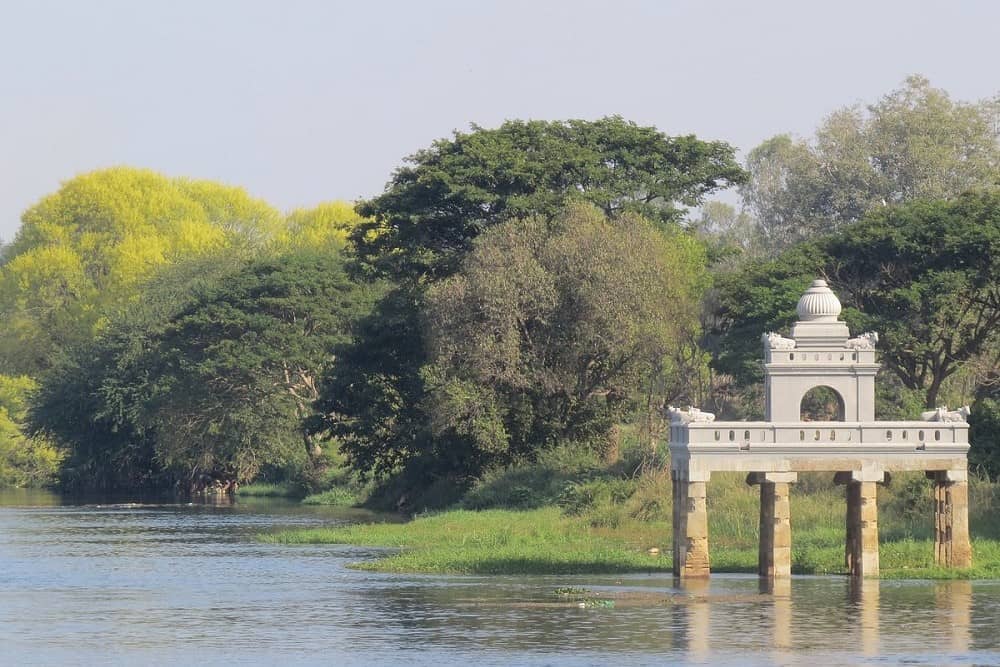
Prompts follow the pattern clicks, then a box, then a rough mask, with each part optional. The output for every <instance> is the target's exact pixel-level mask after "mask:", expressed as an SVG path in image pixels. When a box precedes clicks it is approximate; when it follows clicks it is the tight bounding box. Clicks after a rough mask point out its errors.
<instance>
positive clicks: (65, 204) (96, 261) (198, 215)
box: [0, 167, 286, 376]
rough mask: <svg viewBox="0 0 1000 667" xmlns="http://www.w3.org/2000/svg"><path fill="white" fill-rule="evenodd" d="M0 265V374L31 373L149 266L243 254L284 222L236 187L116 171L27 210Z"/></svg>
mask: <svg viewBox="0 0 1000 667" xmlns="http://www.w3.org/2000/svg"><path fill="white" fill-rule="evenodd" d="M22 223H23V224H22V226H21V228H20V230H19V231H18V233H17V236H16V237H15V238H14V241H13V242H12V243H11V244H10V245H9V246H7V247H5V248H4V249H3V259H2V266H0V318H2V320H0V371H2V372H6V373H10V374H27V375H32V376H34V375H37V374H38V373H40V372H42V371H44V370H45V369H46V368H48V367H49V366H50V365H51V363H52V361H53V359H54V357H55V356H56V355H58V354H60V353H61V352H62V351H64V350H66V349H68V348H71V347H73V346H76V345H79V344H80V343H83V342H86V341H88V340H90V339H92V337H93V336H94V334H95V333H96V332H97V331H99V330H100V329H101V327H102V326H103V324H104V322H105V321H106V316H107V314H108V313H109V312H111V310H112V309H116V308H122V307H127V305H128V304H129V303H130V302H132V301H135V300H136V299H138V298H140V293H141V285H142V284H143V283H144V282H145V281H147V280H148V279H149V278H150V277H151V276H152V275H153V274H154V272H155V271H156V269H157V268H159V267H162V266H164V265H167V264H171V263H175V262H177V261H180V260H183V259H185V258H193V257H198V256H204V255H209V254H212V253H218V252H220V251H225V252H226V253H227V254H232V253H234V252H237V253H246V254H247V256H252V255H253V254H254V253H256V252H257V251H259V250H260V249H262V248H264V247H267V246H268V245H269V244H271V243H273V242H274V241H275V240H276V239H277V238H279V237H280V236H281V235H282V234H283V233H284V229H285V225H286V222H285V220H284V218H283V217H282V216H281V214H280V213H278V211H276V210H275V209H274V208H272V207H271V206H269V205H268V204H267V203H265V202H263V201H261V200H258V199H254V198H252V197H250V196H249V195H248V194H247V193H246V192H245V191H244V190H242V189H240V188H235V187H230V186H225V185H221V184H218V183H213V182H209V181H193V180H187V179H178V178H168V177H165V176H163V175H160V174H157V173H156V172H153V171H149V170H145V169H134V168H128V167H116V168H112V169H104V170H99V171H94V172H91V173H88V174H83V175H81V176H77V177H76V178H73V179H71V180H69V181H67V182H66V183H64V184H63V186H62V187H61V188H60V189H59V190H58V191H57V192H55V193H53V194H51V195H48V196H46V197H44V198H43V199H42V200H41V201H39V202H38V203H37V204H35V205H34V206H32V207H31V208H30V209H28V210H27V211H26V212H25V213H24V215H23V217H22Z"/></svg>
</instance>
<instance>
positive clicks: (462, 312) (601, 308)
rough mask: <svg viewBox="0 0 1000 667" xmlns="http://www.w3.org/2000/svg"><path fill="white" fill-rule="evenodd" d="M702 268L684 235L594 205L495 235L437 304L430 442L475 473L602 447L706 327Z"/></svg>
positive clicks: (435, 292)
mask: <svg viewBox="0 0 1000 667" xmlns="http://www.w3.org/2000/svg"><path fill="white" fill-rule="evenodd" d="M703 272H704V254H703V253H702V252H700V249H699V248H698V247H697V245H696V244H694V243H693V242H691V241H690V240H689V239H687V238H686V237H684V236H682V235H679V234H678V235H675V236H674V237H673V238H667V237H665V236H664V235H663V234H661V233H660V232H658V231H657V230H655V229H654V228H653V227H652V225H651V224H650V223H649V222H648V221H646V220H644V219H641V218H636V217H631V216H626V217H624V218H620V219H616V220H613V221H612V220H608V219H606V218H605V217H604V215H603V214H602V213H600V212H599V211H597V210H596V209H591V208H586V207H579V206H578V207H573V208H570V209H569V210H567V211H566V212H565V213H563V214H561V215H558V216H556V217H555V218H553V219H552V220H547V219H545V218H538V217H535V218H529V219H527V220H523V221H511V222H508V223H505V224H503V225H500V226H498V227H495V228H494V229H492V230H489V231H488V232H486V233H485V234H484V235H483V236H481V237H480V238H479V239H478V240H477V241H476V243H475V247H474V250H473V251H472V252H471V253H470V254H469V255H468V256H467V257H466V259H465V260H464V261H463V262H462V265H461V268H460V270H459V272H458V273H457V274H456V275H455V276H454V277H452V278H449V279H448V280H446V281H444V282H442V283H440V284H438V285H436V286H435V287H434V288H433V289H432V290H431V291H430V294H429V297H428V302H427V308H426V315H425V327H426V330H427V334H428V335H427V338H428V341H429V349H430V363H429V364H428V366H427V367H425V369H424V377H425V379H426V382H427V390H428V399H427V401H428V405H429V412H430V414H431V416H432V417H431V427H432V432H433V434H434V436H435V442H437V441H444V442H450V443H452V448H453V449H452V452H451V455H452V456H454V455H455V453H456V452H455V445H456V443H462V447H461V448H460V449H459V450H458V451H460V452H461V454H462V455H463V456H467V457H469V459H470V461H466V462H465V465H464V466H463V467H464V469H466V470H468V471H470V472H477V471H478V470H480V469H482V468H483V467H484V466H485V465H486V464H495V463H497V462H503V463H509V462H511V461H512V460H517V459H518V458H532V457H533V456H534V455H535V454H536V453H537V452H538V451H539V450H541V449H543V448H546V447H552V446H554V445H556V444H559V443H568V442H576V443H579V445H580V446H582V447H585V448H593V449H603V448H607V447H608V446H609V436H610V434H611V431H612V428H613V426H614V424H616V423H617V422H620V421H622V420H623V419H624V418H625V417H626V416H627V414H628V412H629V409H630V408H631V407H632V399H633V398H634V396H635V394H636V392H637V390H638V389H639V387H640V386H641V385H642V384H643V383H644V382H648V381H649V379H650V378H651V376H653V375H655V374H656V373H657V372H658V371H660V370H662V369H663V364H662V360H663V358H664V357H666V356H667V355H669V354H670V352H671V350H672V349H673V348H674V347H676V346H678V345H679V344H680V343H681V341H683V340H684V339H685V338H686V337H688V336H689V335H690V334H691V332H692V331H694V330H696V329H697V325H698V321H697V308H698V297H699V295H700V292H699V288H700V287H701V284H700V281H699V276H702V275H703ZM671 398H672V397H671ZM441 455H442V456H443V455H446V454H445V453H444V452H442V453H441Z"/></svg>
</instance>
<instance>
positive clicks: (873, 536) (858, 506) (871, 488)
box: [834, 470, 885, 577]
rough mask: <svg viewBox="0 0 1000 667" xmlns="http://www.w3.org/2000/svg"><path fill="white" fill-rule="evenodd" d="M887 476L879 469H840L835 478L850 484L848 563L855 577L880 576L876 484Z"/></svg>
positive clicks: (848, 489)
mask: <svg viewBox="0 0 1000 667" xmlns="http://www.w3.org/2000/svg"><path fill="white" fill-rule="evenodd" d="M884 479H885V473H884V472H882V471H879V470H853V471H850V472H839V473H837V475H836V476H835V477H834V481H835V482H837V483H838V484H845V485H846V487H847V492H846V496H847V540H846V544H845V549H844V555H845V565H846V566H847V571H848V573H849V574H850V575H851V576H852V577H877V576H878V502H877V494H876V484H877V483H879V482H882V481H883V480H884Z"/></svg>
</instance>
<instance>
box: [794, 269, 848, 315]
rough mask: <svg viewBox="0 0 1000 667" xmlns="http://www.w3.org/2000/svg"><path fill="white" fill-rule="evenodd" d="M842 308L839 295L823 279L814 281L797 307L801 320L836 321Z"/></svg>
mask: <svg viewBox="0 0 1000 667" xmlns="http://www.w3.org/2000/svg"><path fill="white" fill-rule="evenodd" d="M840 310H841V306H840V300H839V299H838V298H837V295H836V294H834V293H833V290H831V289H830V288H829V286H827V284H826V281H825V280H821V279H817V280H814V281H812V285H810V286H809V289H807V290H806V291H805V294H803V295H802V298H801V299H799V305H798V307H797V308H796V311H797V312H798V314H799V321H800V322H836V321H837V316H838V315H840Z"/></svg>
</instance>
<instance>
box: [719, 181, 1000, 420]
mask: <svg viewBox="0 0 1000 667" xmlns="http://www.w3.org/2000/svg"><path fill="white" fill-rule="evenodd" d="M817 276H822V277H824V278H826V279H827V281H828V282H830V284H831V287H832V288H833V289H834V291H835V292H837V293H838V294H839V295H840V297H841V299H842V301H843V302H844V306H845V310H844V316H845V319H846V321H847V322H848V324H849V325H850V326H851V328H852V329H853V330H854V331H866V330H874V331H878V332H879V336H880V338H879V350H880V352H881V361H882V363H883V364H884V365H885V366H886V367H887V368H888V369H890V370H891V371H892V372H893V373H894V374H895V375H896V377H897V378H898V379H899V381H900V382H901V383H902V384H903V385H904V386H905V387H907V388H909V389H911V390H915V391H919V392H920V393H921V394H922V395H923V397H924V402H925V404H926V405H927V406H928V407H935V404H936V402H937V397H938V393H939V391H940V389H941V384H942V382H944V380H946V379H947V378H948V377H949V376H951V375H952V374H954V373H955V372H956V371H957V370H958V369H959V367H960V366H961V364H962V363H964V362H966V361H968V360H969V359H971V358H973V357H974V356H975V355H976V354H978V353H979V352H980V351H981V350H983V348H984V346H986V345H987V344H989V343H991V342H996V338H995V337H996V328H997V325H998V323H1000V191H995V190H994V191H989V192H981V193H967V194H965V195H962V196H960V197H958V198H957V199H955V200H945V201H941V200H938V201H920V202H914V203H911V204H906V205H901V206H893V207H886V208H883V209H879V210H876V211H874V212H872V213H871V214H869V215H868V216H866V217H865V218H864V219H862V220H861V221H859V222H857V223H854V224H850V225H846V226H844V227H843V228H841V229H839V230H837V231H835V232H834V233H832V234H830V235H828V236H825V237H822V238H820V239H817V240H816V241H814V242H812V243H809V244H803V245H801V246H798V247H795V248H792V249H791V250H789V251H788V252H786V253H784V254H783V255H781V256H780V257H778V258H777V259H775V260H772V261H770V262H764V263H758V264H755V265H753V266H751V267H750V268H749V269H747V270H746V271H744V272H740V273H736V274H734V275H732V276H730V277H729V278H727V279H726V280H724V281H722V282H721V283H720V287H721V294H722V297H721V304H722V308H721V316H722V325H721V327H720V329H721V331H723V332H724V336H723V345H722V352H721V354H720V355H719V357H718V359H717V364H718V366H719V367H720V368H721V369H723V370H725V371H727V372H730V373H733V374H734V375H737V376H738V377H740V378H741V379H742V380H743V381H753V380H754V379H756V378H757V377H759V372H760V371H759V365H758V364H756V362H755V360H756V358H757V357H758V356H759V344H758V342H757V341H758V340H759V337H760V334H761V333H763V332H764V331H769V330H779V329H783V328H785V327H787V326H788V325H789V324H790V323H791V321H792V320H793V319H794V313H795V303H796V302H797V300H798V297H799V295H801V293H802V290H803V289H804V288H805V287H806V286H807V285H808V283H809V280H811V279H812V278H815V277H817ZM751 348H752V350H751Z"/></svg>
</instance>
